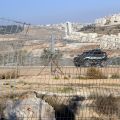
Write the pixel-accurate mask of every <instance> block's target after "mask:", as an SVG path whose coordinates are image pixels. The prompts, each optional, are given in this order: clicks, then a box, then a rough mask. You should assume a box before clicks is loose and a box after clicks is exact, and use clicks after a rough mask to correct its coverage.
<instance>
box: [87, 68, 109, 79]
mask: <svg viewBox="0 0 120 120" xmlns="http://www.w3.org/2000/svg"><path fill="white" fill-rule="evenodd" d="M87 78H88V79H106V78H107V77H106V76H105V75H103V73H102V72H101V71H100V70H97V69H96V68H88V70H87Z"/></svg>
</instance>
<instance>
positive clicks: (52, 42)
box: [50, 34, 55, 74]
mask: <svg viewBox="0 0 120 120" xmlns="http://www.w3.org/2000/svg"><path fill="white" fill-rule="evenodd" d="M50 52H51V57H50V59H51V60H50V68H51V74H52V72H53V57H54V53H55V36H54V35H53V34H52V36H51V45H50Z"/></svg>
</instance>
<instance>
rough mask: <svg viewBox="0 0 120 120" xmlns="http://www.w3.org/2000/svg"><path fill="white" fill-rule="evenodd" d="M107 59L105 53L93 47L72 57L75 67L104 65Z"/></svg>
mask: <svg viewBox="0 0 120 120" xmlns="http://www.w3.org/2000/svg"><path fill="white" fill-rule="evenodd" d="M106 61H107V54H106V52H103V51H102V50H101V49H93V50H89V51H86V52H83V53H82V54H81V55H78V56H77V57H74V60H73V62H74V65H75V66H76V67H80V66H84V67H90V66H101V67H103V66H105V65H106Z"/></svg>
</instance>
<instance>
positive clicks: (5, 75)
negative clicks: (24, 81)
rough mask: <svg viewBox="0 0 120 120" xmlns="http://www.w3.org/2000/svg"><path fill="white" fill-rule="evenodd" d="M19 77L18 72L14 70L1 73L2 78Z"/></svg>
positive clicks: (0, 77)
mask: <svg viewBox="0 0 120 120" xmlns="http://www.w3.org/2000/svg"><path fill="white" fill-rule="evenodd" d="M18 77H19V75H18V73H17V72H16V71H14V70H13V71H7V72H1V73H0V79H15V78H18Z"/></svg>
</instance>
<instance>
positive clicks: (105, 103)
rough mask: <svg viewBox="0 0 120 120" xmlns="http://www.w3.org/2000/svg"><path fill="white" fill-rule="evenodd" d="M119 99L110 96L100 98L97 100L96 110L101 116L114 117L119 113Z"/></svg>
mask: <svg viewBox="0 0 120 120" xmlns="http://www.w3.org/2000/svg"><path fill="white" fill-rule="evenodd" d="M118 103H119V99H117V98H115V97H113V96H112V95H110V96H104V97H103V96H100V97H98V98H97V99H96V102H95V105H96V110H97V112H98V113H99V114H103V115H113V114H116V113H118V112H119V105H118Z"/></svg>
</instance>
